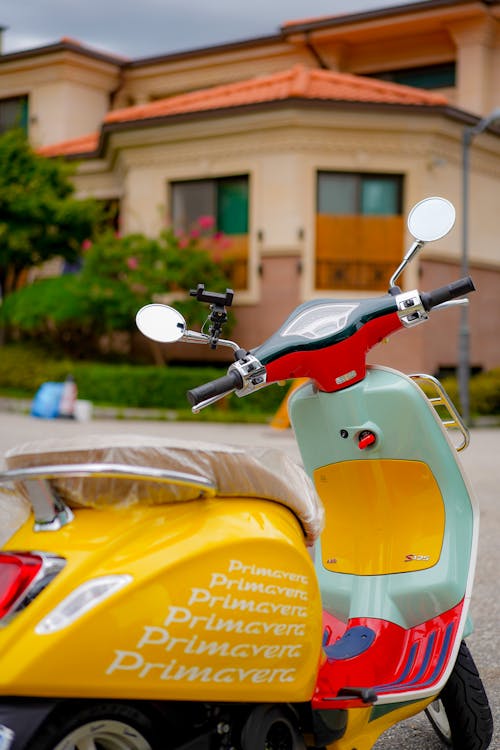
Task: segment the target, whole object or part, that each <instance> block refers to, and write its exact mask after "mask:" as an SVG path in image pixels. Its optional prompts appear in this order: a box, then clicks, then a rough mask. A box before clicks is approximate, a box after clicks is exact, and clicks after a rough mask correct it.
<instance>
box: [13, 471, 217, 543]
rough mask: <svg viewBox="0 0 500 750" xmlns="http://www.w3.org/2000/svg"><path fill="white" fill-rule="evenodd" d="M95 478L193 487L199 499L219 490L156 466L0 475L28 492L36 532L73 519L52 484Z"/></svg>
mask: <svg viewBox="0 0 500 750" xmlns="http://www.w3.org/2000/svg"><path fill="white" fill-rule="evenodd" d="M64 477H67V478H82V477H94V478H101V479H133V480H139V481H146V482H155V483H157V484H167V485H169V484H170V485H172V484H174V485H176V486H179V487H194V488H196V489H198V490H199V496H198V497H213V496H214V495H215V494H216V487H215V485H214V484H213V482H211V481H210V480H209V479H207V477H203V476H200V475H197V474H188V473H184V472H181V471H171V470H167V469H157V468H155V467H153V466H128V465H126V464H112V463H84V464H55V465H53V466H52V465H48V466H35V467H29V468H25V469H10V470H9V471H4V472H2V473H0V485H2V484H7V483H11V482H21V483H22V484H23V486H24V487H25V488H26V492H27V493H28V498H29V501H30V503H31V506H32V508H33V513H34V516H35V525H34V530H35V531H57V530H58V529H60V528H62V527H63V526H66V524H68V523H70V522H71V521H72V519H73V513H72V511H71V509H70V508H69V507H68V506H67V505H66V503H65V502H64V500H63V499H62V498H61V496H60V494H59V492H58V491H57V489H56V488H55V487H54V485H53V483H52V480H54V479H61V478H64Z"/></svg>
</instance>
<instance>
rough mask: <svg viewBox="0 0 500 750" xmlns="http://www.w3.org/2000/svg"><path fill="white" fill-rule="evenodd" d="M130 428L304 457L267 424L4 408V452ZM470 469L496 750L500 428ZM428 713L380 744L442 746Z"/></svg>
mask: <svg viewBox="0 0 500 750" xmlns="http://www.w3.org/2000/svg"><path fill="white" fill-rule="evenodd" d="M117 432H118V433H122V434H123V433H124V432H130V433H135V434H141V435H158V436H160V435H161V436H177V437H179V438H191V437H193V436H196V438H197V439H201V440H210V441H216V442H225V443H229V444H231V445H248V444H252V443H253V444H259V445H263V446H273V447H275V448H281V449H282V450H284V451H286V452H287V453H288V454H289V455H291V456H292V457H293V458H295V459H297V460H299V454H298V450H297V448H296V446H295V443H294V440H293V437H292V434H291V431H290V430H288V431H275V430H272V429H271V428H269V427H267V426H265V425H233V424H229V425H225V424H209V423H204V422H197V423H177V422H138V421H133V422H131V421H125V420H120V421H112V420H93V421H92V422H79V423H75V422H72V421H62V420H57V421H56V420H51V421H46V420H37V419H33V418H31V417H27V416H21V415H17V414H0V455H1V456H3V454H4V453H5V451H6V450H7V449H8V448H10V447H12V446H13V445H15V444H19V443H23V442H25V441H28V440H39V439H40V440H42V439H44V438H47V437H60V438H64V437H69V436H71V435H74V434H75V433H80V434H81V433H86V434H95V433H100V434H110V433H117ZM461 456H462V459H461V460H462V463H463V465H464V468H465V471H466V473H467V475H468V477H469V479H470V481H471V483H472V486H473V488H474V490H475V493H476V496H477V497H478V500H479V503H480V506H481V514H482V515H481V517H482V522H481V539H480V547H479V559H478V567H477V573H476V586H475V591H474V596H473V603H472V615H473V618H474V622H475V626H476V630H475V633H474V634H473V635H472V637H471V638H470V639H469V641H468V644H469V648H470V649H471V651H472V653H473V655H474V658H475V661H476V663H477V665H478V667H479V671H480V673H481V676H482V678H483V682H484V683H485V685H486V688H487V691H488V695H489V698H490V703H491V706H492V710H493V714H494V718H495V725H496V731H495V737H494V739H493V742H492V745H491V748H492V750H493V749H494V750H500V648H499V636H498V625H499V623H500V596H499V593H500V591H499V586H498V570H499V569H500V544H499V539H500V502H499V499H498V496H499V488H500V430H493V429H492V430H487V429H477V430H473V431H472V439H471V445H470V447H469V448H468V449H467V450H466V451H465V452H464V453H463V454H461ZM439 748H442V745H441V744H440V743H439V741H438V740H437V739H435V738H434V735H433V732H432V730H431V729H430V726H429V724H428V722H427V720H426V719H425V717H423V716H419V717H417V718H414V719H409V720H408V721H406V722H404V723H403V724H401V725H399V726H398V727H395V728H393V729H391V730H389V731H388V732H387V733H386V734H385V735H384V737H382V738H381V739H380V740H379V741H378V742H377V744H376V745H375V749H374V750H396V749H397V750H438V749H439Z"/></svg>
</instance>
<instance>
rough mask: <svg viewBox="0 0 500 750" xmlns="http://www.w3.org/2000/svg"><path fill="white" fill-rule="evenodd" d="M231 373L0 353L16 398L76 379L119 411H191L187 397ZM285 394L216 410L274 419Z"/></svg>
mask: <svg viewBox="0 0 500 750" xmlns="http://www.w3.org/2000/svg"><path fill="white" fill-rule="evenodd" d="M226 369H227V368H220V367H208V366H207V367H200V366H196V367H195V366H185V367H180V366H175V365H168V366H166V367H154V366H148V365H126V364H104V363H100V362H72V361H70V360H64V359H61V360H57V361H56V360H50V359H47V358H45V357H43V356H41V355H40V353H39V352H37V351H36V350H33V349H29V348H27V347H18V346H4V347H2V348H1V349H0V389H3V391H4V393H5V392H6V391H15V392H16V394H17V395H21V394H22V393H24V395H26V396H28V397H29V396H32V395H34V394H35V392H36V391H37V389H38V388H39V386H40V385H41V384H42V383H44V382H45V381H56V382H57V381H59V382H60V381H62V380H64V379H65V377H66V376H67V375H68V374H71V375H73V377H74V378H75V381H76V383H77V386H78V397H79V398H82V399H88V400H89V401H92V402H94V403H95V404H101V405H113V406H121V407H138V408H155V409H174V410H179V409H180V410H183V409H188V408H189V404H188V402H187V399H186V391H187V390H189V389H190V388H194V387H195V386H198V385H201V384H202V383H206V382H207V381H209V380H213V379H214V378H218V377H220V376H221V375H224V374H225V372H226ZM285 393H286V391H285V389H283V388H280V387H277V386H271V387H269V388H264V389H262V390H261V391H258V392H256V393H255V394H253V395H251V396H249V397H246V398H237V397H234V396H231V397H230V398H229V399H224V400H223V401H221V402H220V403H219V405H218V409H221V410H224V411H232V412H237V413H241V414H249V413H252V412H254V413H256V414H273V413H274V412H275V411H276V409H277V408H278V406H279V404H280V403H281V401H282V400H283V398H284V396H285Z"/></svg>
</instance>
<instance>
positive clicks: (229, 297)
mask: <svg viewBox="0 0 500 750" xmlns="http://www.w3.org/2000/svg"><path fill="white" fill-rule="evenodd" d="M189 294H190V295H191V297H196V299H197V300H198V302H208V304H209V305H210V315H209V316H208V320H209V321H210V323H211V325H210V329H209V331H208V335H209V336H210V342H209V346H210V348H211V349H215V348H216V346H217V342H218V340H219V338H220V335H221V332H222V326H223V325H224V323H226V321H227V311H226V307H231V305H232V304H233V297H234V292H233V290H232V289H226V293H225V294H220V293H219V292H206V291H205V284H198V286H197V287H196V289H190V290H189Z"/></svg>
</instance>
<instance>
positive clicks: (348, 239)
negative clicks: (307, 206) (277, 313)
mask: <svg viewBox="0 0 500 750" xmlns="http://www.w3.org/2000/svg"><path fill="white" fill-rule="evenodd" d="M402 185H403V178H402V176H401V175H385V174H368V173H366V174H356V173H350V172H323V171H321V172H318V177H317V211H316V288H317V289H366V290H381V289H384V290H385V289H386V288H387V285H388V281H389V278H390V276H391V274H392V272H393V271H394V269H395V268H396V267H397V265H398V264H399V262H400V260H401V256H402V249H403V231H404V230H403V219H402V216H401V204H402Z"/></svg>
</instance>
